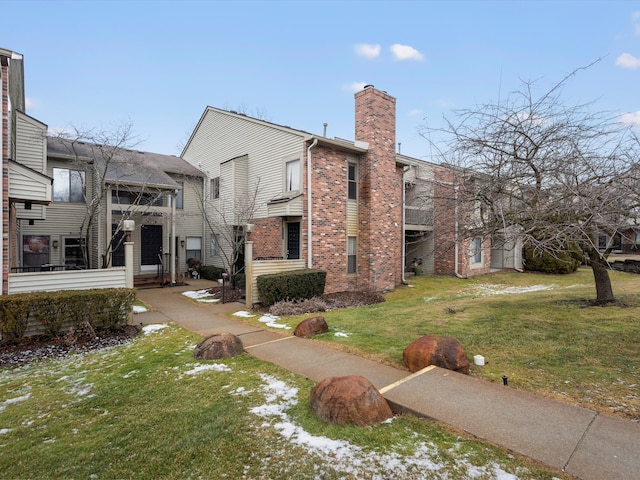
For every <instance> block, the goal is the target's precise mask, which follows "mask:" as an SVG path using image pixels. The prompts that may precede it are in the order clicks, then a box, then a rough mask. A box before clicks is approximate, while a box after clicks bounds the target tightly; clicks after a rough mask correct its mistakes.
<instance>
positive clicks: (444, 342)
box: [402, 335, 469, 375]
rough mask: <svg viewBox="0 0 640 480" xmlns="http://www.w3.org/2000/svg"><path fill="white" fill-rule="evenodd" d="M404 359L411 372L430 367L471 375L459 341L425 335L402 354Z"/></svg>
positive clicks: (451, 338)
mask: <svg viewBox="0 0 640 480" xmlns="http://www.w3.org/2000/svg"><path fill="white" fill-rule="evenodd" d="M402 359H403V360H404V364H405V365H406V366H407V368H408V369H409V371H410V372H417V371H418V370H422V369H423V368H425V367H427V366H429V365H436V366H438V367H441V368H446V369H448V370H453V371H455V372H459V373H464V374H465V375H468V374H469V360H468V359H467V355H466V353H465V352H464V349H463V348H462V345H461V344H460V342H459V341H458V340H456V339H455V338H453V337H443V336H440V335H425V336H424V337H421V338H419V339H418V340H416V341H415V342H413V343H412V344H410V345H409V346H408V347H407V348H405V349H404V352H402Z"/></svg>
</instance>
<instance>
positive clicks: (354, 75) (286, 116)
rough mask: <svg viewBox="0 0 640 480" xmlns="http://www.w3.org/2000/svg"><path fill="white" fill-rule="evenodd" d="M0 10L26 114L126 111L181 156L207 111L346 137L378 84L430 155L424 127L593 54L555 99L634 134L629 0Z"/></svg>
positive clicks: (638, 6) (633, 28) (104, 117)
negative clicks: (361, 98) (364, 97)
mask: <svg viewBox="0 0 640 480" xmlns="http://www.w3.org/2000/svg"><path fill="white" fill-rule="evenodd" d="M0 16H1V17H2V19H3V21H2V26H1V27H0V47H3V48H6V49H10V50H14V51H16V52H19V53H21V54H23V55H24V59H25V83H26V95H27V100H28V106H27V113H28V114H30V115H32V116H34V117H35V118H37V119H39V120H41V121H42V122H44V123H46V124H47V125H48V126H49V128H50V130H55V129H66V128H69V127H70V126H76V127H79V128H81V129H86V128H91V127H95V128H98V129H103V130H108V129H110V128H112V126H113V125H117V124H119V123H122V122H126V121H131V122H132V123H133V126H134V129H135V132H136V133H137V134H138V135H139V138H140V140H141V142H140V144H139V145H138V147H137V148H139V149H141V150H147V151H153V152H158V153H165V154H179V153H180V151H181V147H182V146H183V145H184V143H185V142H186V140H187V138H188V136H189V134H190V133H191V131H192V130H193V127H194V126H195V125H196V123H197V121H198V119H199V118H200V116H201V114H202V112H203V111H204V109H205V107H206V106H207V105H210V106H213V107H218V108H224V109H231V110H240V111H243V112H245V113H247V114H249V115H254V116H260V117H262V118H264V119H266V120H269V121H271V122H275V123H279V124H282V125H288V126H291V127H293V128H297V129H301V130H305V131H308V132H311V133H316V134H322V133H323V123H324V122H326V123H328V127H327V136H329V137H340V138H345V139H353V136H354V126H353V122H354V119H353V117H354V102H353V94H354V92H355V91H356V90H355V89H357V88H361V87H362V86H363V85H365V84H373V85H375V86H376V88H378V89H380V90H384V91H386V92H388V93H389V94H390V95H393V96H394V97H396V99H397V141H398V142H400V143H401V144H402V146H401V151H402V153H403V154H406V155H410V156H414V157H417V158H425V159H429V155H430V149H429V144H428V142H427V141H426V140H425V139H424V138H422V137H420V136H419V134H418V129H419V128H420V127H422V126H425V125H429V126H431V127H435V126H438V125H440V124H441V122H442V117H443V116H451V114H452V112H453V111H454V109H456V108H457V109H460V108H471V107H473V106H474V105H476V104H481V103H487V102H491V101H493V100H496V99H497V98H498V97H502V98H504V97H505V96H506V95H507V94H508V93H509V92H512V91H514V90H516V89H518V88H520V87H521V86H522V80H527V81H529V80H535V81H536V83H535V85H536V88H537V89H539V90H540V92H542V91H544V90H545V89H547V88H549V87H550V86H552V85H553V84H555V83H557V82H558V81H559V80H561V79H562V78H563V77H564V76H565V75H567V74H568V73H570V72H571V71H573V70H575V69H576V68H578V67H582V66H585V65H587V64H590V63H592V62H594V61H595V60H598V59H601V60H600V61H599V62H597V63H596V64H595V65H594V66H592V67H590V68H589V69H587V70H585V71H581V72H580V73H579V74H578V75H577V76H575V77H574V78H572V79H571V80H570V81H569V83H568V84H567V86H566V87H565V89H564V91H563V99H564V101H565V102H566V103H567V104H575V103H582V102H591V101H593V102H594V104H593V108H594V109H596V110H606V111H613V112H620V113H621V114H626V116H625V117H624V118H625V119H626V120H627V121H630V122H631V121H635V122H636V125H638V128H640V1H616V0H609V1H589V0H583V1H569V0H565V1H563V0H556V1H543V0H539V1H471V0H468V1H462V0H459V1H455V0H453V1H448V2H441V1H417V0H416V1H382V0H379V1H376V0H368V1H359V0H351V1H349V0H343V1H337V0H336V1H332V0H325V1H293V0H291V1H268V0H264V1H242V0H239V1H222V0H220V1H215V0H210V1H205V0H201V1H181V2H178V1H175V2H174V1H152V0H147V1H135V0H132V1H124V0H123V1H118V0H113V1H109V2H99V1H55V0H50V1H28V0H0Z"/></svg>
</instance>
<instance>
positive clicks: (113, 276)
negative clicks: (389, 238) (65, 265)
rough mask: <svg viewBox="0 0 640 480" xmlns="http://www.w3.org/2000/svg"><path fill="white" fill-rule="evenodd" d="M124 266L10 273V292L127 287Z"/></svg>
mask: <svg viewBox="0 0 640 480" xmlns="http://www.w3.org/2000/svg"><path fill="white" fill-rule="evenodd" d="M125 286H126V285H125V270H124V268H110V269H106V270H69V271H62V272H39V273H12V274H9V293H10V294H11V293H25V292H52V291H56V290H88V289H92V288H125Z"/></svg>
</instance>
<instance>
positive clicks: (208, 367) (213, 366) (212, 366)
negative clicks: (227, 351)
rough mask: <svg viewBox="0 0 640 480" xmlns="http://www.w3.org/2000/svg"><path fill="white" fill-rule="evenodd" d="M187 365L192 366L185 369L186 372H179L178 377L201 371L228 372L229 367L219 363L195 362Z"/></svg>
mask: <svg viewBox="0 0 640 480" xmlns="http://www.w3.org/2000/svg"><path fill="white" fill-rule="evenodd" d="M189 366H193V368H192V369H191V370H187V371H186V372H184V373H182V374H180V376H179V377H178V379H181V378H183V377H184V376H185V375H197V374H199V373H202V372H208V371H215V372H230V371H231V369H230V368H229V367H227V366H226V365H223V364H221V363H206V364H203V363H196V364H192V365H189Z"/></svg>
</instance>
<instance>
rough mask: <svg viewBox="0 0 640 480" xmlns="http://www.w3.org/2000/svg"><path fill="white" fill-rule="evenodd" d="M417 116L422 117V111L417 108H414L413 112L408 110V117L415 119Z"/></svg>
mask: <svg viewBox="0 0 640 480" xmlns="http://www.w3.org/2000/svg"><path fill="white" fill-rule="evenodd" d="M418 115H422V110H420V109H419V108H414V109H413V110H409V116H410V117H417V116H418Z"/></svg>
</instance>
